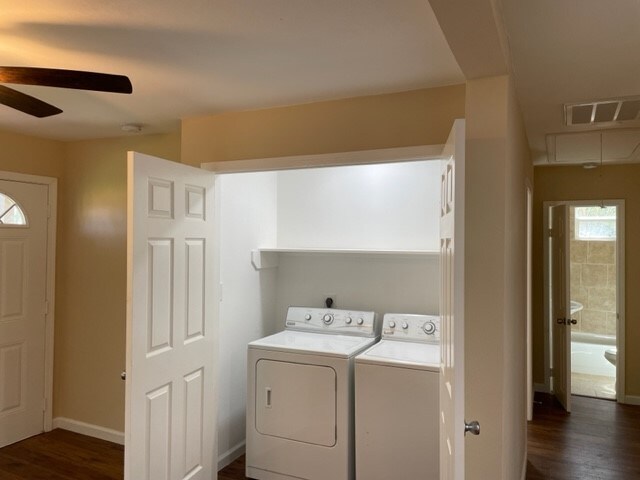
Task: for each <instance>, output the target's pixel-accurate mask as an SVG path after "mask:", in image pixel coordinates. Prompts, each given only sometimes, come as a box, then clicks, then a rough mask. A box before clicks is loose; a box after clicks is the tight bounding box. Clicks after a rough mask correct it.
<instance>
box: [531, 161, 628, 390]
mask: <svg viewBox="0 0 640 480" xmlns="http://www.w3.org/2000/svg"><path fill="white" fill-rule="evenodd" d="M600 199H624V200H625V212H626V218H625V229H626V232H625V233H626V235H625V263H626V264H625V286H626V289H625V297H626V329H625V335H626V346H627V349H626V358H625V359H626V369H627V371H626V377H625V380H626V394H627V395H633V396H640V375H639V372H640V350H639V349H637V348H634V345H637V344H638V343H639V342H640V296H638V295H636V294H635V289H636V287H637V285H640V250H638V248H636V247H637V239H638V238H640V215H638V211H640V165H639V164H630V165H608V166H604V167H600V168H597V169H594V170H584V169H583V168H581V167H579V166H575V167H572V166H567V167H536V169H535V193H534V212H533V213H534V228H533V239H534V242H533V306H534V310H533V314H534V316H533V322H534V324H533V327H534V331H533V333H534V350H533V354H534V357H533V358H534V381H535V382H537V383H543V382H544V317H543V306H542V304H543V298H544V290H543V262H544V259H543V249H542V245H543V244H542V202H544V201H551V200H600Z"/></svg>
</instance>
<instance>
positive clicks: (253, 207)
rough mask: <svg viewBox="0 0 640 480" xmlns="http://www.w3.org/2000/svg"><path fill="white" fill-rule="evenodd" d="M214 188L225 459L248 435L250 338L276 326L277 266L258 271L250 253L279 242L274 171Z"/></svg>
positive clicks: (227, 179)
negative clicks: (217, 205)
mask: <svg viewBox="0 0 640 480" xmlns="http://www.w3.org/2000/svg"><path fill="white" fill-rule="evenodd" d="M216 187H217V189H218V192H217V193H218V201H219V210H218V211H219V212H221V213H220V217H219V218H218V224H217V226H218V232H219V245H220V266H219V267H220V283H222V301H221V303H220V317H219V318H220V358H219V370H218V372H219V377H218V388H219V397H218V398H219V410H218V448H219V456H220V460H221V462H225V461H226V460H227V457H233V456H234V453H235V451H236V450H237V449H238V448H240V449H241V448H242V447H243V444H244V439H245V398H246V378H247V365H246V358H247V355H246V351H247V343H248V342H250V341H252V340H255V339H257V338H260V337H264V336H266V335H269V334H271V333H274V331H275V330H274V328H275V288H276V282H275V275H276V271H275V270H262V271H260V272H258V271H256V270H255V269H254V268H253V267H252V265H251V261H250V259H251V257H250V252H251V250H252V249H255V248H256V247H257V246H258V245H273V244H274V243H275V241H276V223H277V222H276V174H275V173H270V172H265V173H249V174H241V175H240V174H238V175H233V174H229V175H221V176H219V177H218V179H217V184H216ZM231 459H233V458H231Z"/></svg>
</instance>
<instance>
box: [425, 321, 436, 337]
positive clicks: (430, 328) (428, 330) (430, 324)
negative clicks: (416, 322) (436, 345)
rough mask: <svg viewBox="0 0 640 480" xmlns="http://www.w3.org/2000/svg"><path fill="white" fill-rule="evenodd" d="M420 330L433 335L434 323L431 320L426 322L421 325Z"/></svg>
mask: <svg viewBox="0 0 640 480" xmlns="http://www.w3.org/2000/svg"><path fill="white" fill-rule="evenodd" d="M422 330H423V331H424V333H426V334H427V335H433V334H434V333H435V332H436V324H435V323H433V322H427V323H425V324H424V325H423V326H422Z"/></svg>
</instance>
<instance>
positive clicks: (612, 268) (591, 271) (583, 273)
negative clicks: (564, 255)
mask: <svg viewBox="0 0 640 480" xmlns="http://www.w3.org/2000/svg"><path fill="white" fill-rule="evenodd" d="M574 219H575V209H574V208H573V207H572V208H571V209H570V222H569V225H570V235H571V240H570V246H569V252H570V257H571V259H570V267H571V270H570V276H571V286H570V289H571V300H575V301H578V302H580V303H581V304H582V305H583V306H584V308H583V309H582V311H580V312H577V313H575V314H574V315H573V318H575V319H576V320H578V324H577V325H576V326H575V327H573V328H574V330H577V331H580V332H586V333H597V334H604V335H615V334H616V242H615V241H585V240H576V238H575V228H574V227H575V221H574Z"/></svg>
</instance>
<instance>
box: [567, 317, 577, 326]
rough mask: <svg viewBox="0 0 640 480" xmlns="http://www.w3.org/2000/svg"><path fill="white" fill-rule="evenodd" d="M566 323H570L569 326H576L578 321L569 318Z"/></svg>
mask: <svg viewBox="0 0 640 480" xmlns="http://www.w3.org/2000/svg"><path fill="white" fill-rule="evenodd" d="M567 323H570V324H571V325H576V324H577V323H578V320H576V319H575V318H569V319H567Z"/></svg>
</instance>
